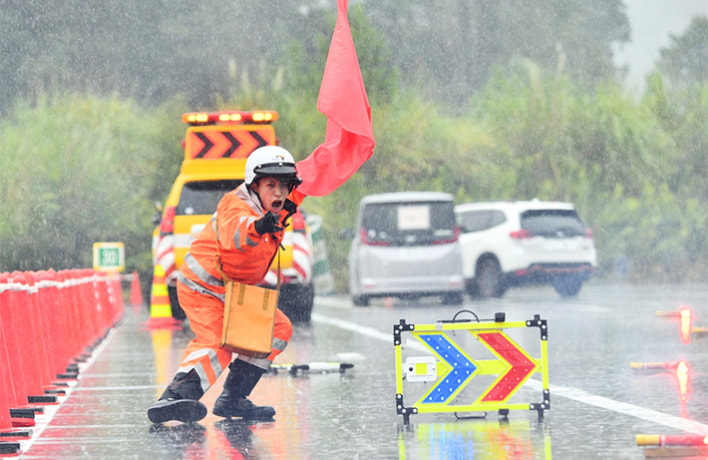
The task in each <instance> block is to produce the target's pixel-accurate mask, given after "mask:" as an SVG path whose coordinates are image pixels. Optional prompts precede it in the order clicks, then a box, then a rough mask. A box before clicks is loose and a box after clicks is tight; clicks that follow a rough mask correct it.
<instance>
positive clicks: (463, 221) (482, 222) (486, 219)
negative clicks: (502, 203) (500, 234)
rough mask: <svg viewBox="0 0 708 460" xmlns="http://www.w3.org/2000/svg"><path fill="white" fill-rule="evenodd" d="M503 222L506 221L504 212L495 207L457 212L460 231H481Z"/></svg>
mask: <svg viewBox="0 0 708 460" xmlns="http://www.w3.org/2000/svg"><path fill="white" fill-rule="evenodd" d="M504 222H506V216H505V215H504V213H503V212H502V211H498V210H495V209H488V210H484V211H466V212H461V213H460V214H458V223H459V224H460V230H461V231H462V233H474V232H481V231H483V230H488V229H490V228H492V227H496V226H497V225H500V224H503V223H504Z"/></svg>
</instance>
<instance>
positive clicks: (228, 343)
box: [214, 218, 280, 358]
mask: <svg viewBox="0 0 708 460" xmlns="http://www.w3.org/2000/svg"><path fill="white" fill-rule="evenodd" d="M216 231H217V238H216V239H217V241H216V257H215V260H214V264H215V265H216V268H217V270H218V271H219V274H221V278H222V280H223V281H224V287H225V288H226V298H225V300H224V325H223V329H222V331H221V344H220V345H221V348H223V349H225V350H228V351H231V352H235V353H238V354H242V355H247V356H252V357H254V358H266V357H268V355H270V353H271V351H272V347H273V328H274V326H275V310H276V309H277V308H278V294H279V292H280V251H278V281H277V288H276V289H275V290H273V289H268V288H264V287H260V286H253V285H250V284H243V283H239V282H236V281H233V280H231V279H230V278H229V277H228V276H226V274H225V273H224V272H223V271H222V269H221V260H220V259H221V254H220V253H219V237H218V232H219V222H218V218H217V222H216Z"/></svg>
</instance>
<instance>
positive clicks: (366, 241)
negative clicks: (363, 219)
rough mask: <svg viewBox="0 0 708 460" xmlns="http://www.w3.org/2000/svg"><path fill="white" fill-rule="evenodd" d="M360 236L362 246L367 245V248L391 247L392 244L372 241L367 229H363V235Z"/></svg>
mask: <svg viewBox="0 0 708 460" xmlns="http://www.w3.org/2000/svg"><path fill="white" fill-rule="evenodd" d="M359 236H360V238H361V242H362V244H365V245H366V246H391V243H389V242H388V241H374V240H371V239H370V238H369V236H368V234H367V231H366V229H365V228H362V229H361V233H360V234H359Z"/></svg>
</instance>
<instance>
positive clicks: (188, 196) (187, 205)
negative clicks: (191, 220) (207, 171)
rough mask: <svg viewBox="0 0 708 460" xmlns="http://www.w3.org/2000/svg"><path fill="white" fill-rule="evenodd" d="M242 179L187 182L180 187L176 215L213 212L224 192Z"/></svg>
mask: <svg viewBox="0 0 708 460" xmlns="http://www.w3.org/2000/svg"><path fill="white" fill-rule="evenodd" d="M242 182H243V180H240V179H231V180H212V181H203V182H188V183H186V184H184V186H183V187H182V191H181V193H180V195H179V203H178V204H177V215H178V216H184V215H189V216H191V215H199V214H214V211H216V205H218V204H219V200H220V199H221V197H222V196H224V194H225V193H228V192H230V191H231V190H233V189H235V188H236V187H238V186H239V185H241V183H242Z"/></svg>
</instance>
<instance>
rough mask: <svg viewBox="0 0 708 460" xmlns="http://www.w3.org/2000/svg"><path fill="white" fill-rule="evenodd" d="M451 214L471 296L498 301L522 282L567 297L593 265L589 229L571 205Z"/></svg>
mask: <svg viewBox="0 0 708 460" xmlns="http://www.w3.org/2000/svg"><path fill="white" fill-rule="evenodd" d="M455 215H456V218H457V223H458V225H459V226H460V230H461V232H462V233H461V235H460V245H461V246H462V262H463V273H464V277H465V288H466V290H467V293H468V294H470V295H471V296H473V297H501V296H502V295H503V294H504V292H505V291H506V289H507V288H509V287H512V286H518V285H523V284H551V285H552V286H553V287H554V288H555V290H556V291H557V292H558V294H560V295H561V296H563V297H571V296H574V295H576V294H577V293H578V292H579V291H580V288H581V287H582V284H583V282H584V281H586V280H588V279H589V278H590V276H591V275H592V273H593V271H594V269H595V267H596V265H597V254H596V251H595V243H594V241H593V236H592V230H590V229H589V228H587V227H586V226H585V224H584V223H583V221H582V220H580V217H578V214H577V213H576V212H575V208H574V206H573V205H572V204H571V203H561V202H548V201H539V200H533V201H516V202H506V201H499V202H485V203H482V202H480V203H467V204H461V205H458V206H456V207H455Z"/></svg>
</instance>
